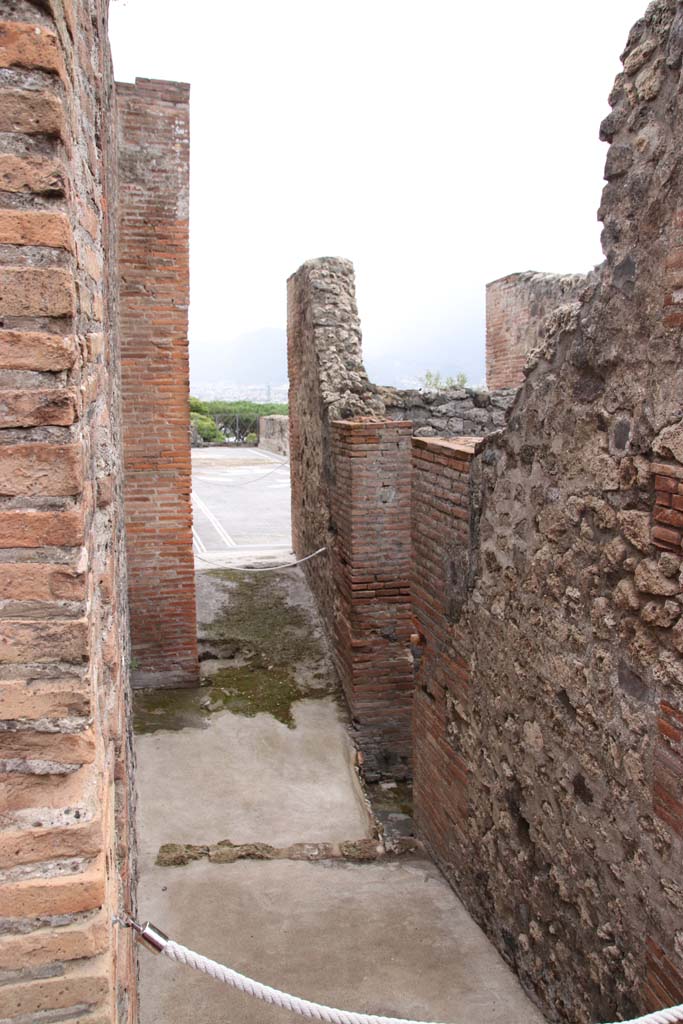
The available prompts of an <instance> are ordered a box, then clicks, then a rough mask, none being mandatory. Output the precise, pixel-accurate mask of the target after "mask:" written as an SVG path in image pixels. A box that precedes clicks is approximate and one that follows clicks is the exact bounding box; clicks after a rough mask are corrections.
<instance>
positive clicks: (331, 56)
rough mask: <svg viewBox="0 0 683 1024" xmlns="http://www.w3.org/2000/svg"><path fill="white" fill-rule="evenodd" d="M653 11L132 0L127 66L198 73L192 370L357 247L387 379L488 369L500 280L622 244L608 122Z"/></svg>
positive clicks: (537, 3)
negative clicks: (631, 45) (608, 218)
mask: <svg viewBox="0 0 683 1024" xmlns="http://www.w3.org/2000/svg"><path fill="white" fill-rule="evenodd" d="M645 7H646V0H573V3H571V4H564V3H563V4H559V3H551V2H549V0H517V2H516V3H510V2H509V0H489V2H488V3H486V4H465V3H462V2H458V0H422V2H420V3H415V2H414V0H413V2H410V3H408V2H407V0H346V2H345V3H344V4H338V3H334V4H332V3H331V2H329V0H290V2H288V3H283V2H282V0H242V2H241V3H235V2H227V3H209V4H207V3H204V4H198V5H197V6H196V7H193V6H190V7H188V5H187V3H186V2H183V3H180V2H179V0H113V2H112V3H111V7H110V36H111V41H112V50H113V55H114V67H115V72H116V77H117V78H118V79H119V80H123V81H132V80H134V79H135V77H136V76H138V77H140V78H162V79H163V78H165V79H172V80H180V81H187V82H190V83H191V86H192V90H191V205H190V211H191V212H190V232H191V258H190V266H191V289H192V291H191V309H190V354H191V362H192V364H193V366H194V367H201V368H202V370H201V372H202V373H204V372H205V370H204V368H205V367H210V368H211V374H212V375H213V378H214V379H216V378H220V377H221V375H223V376H224V377H225V378H226V379H227V376H228V373H227V372H225V373H224V372H223V367H224V366H227V365H228V362H227V361H228V360H229V359H231V358H233V357H235V358H236V357H237V347H236V346H235V344H234V343H235V341H236V339H239V338H240V337H242V336H244V335H252V336H253V337H254V338H255V339H258V337H259V336H260V335H259V333H256V332H263V333H264V335H266V334H268V335H271V336H272V334H273V332H272V330H269V331H266V330H265V329H273V328H276V329H279V330H284V328H285V326H286V304H285V282H286V279H287V277H288V276H289V275H290V274H291V273H292V272H293V271H294V270H296V268H297V267H298V266H299V265H300V264H301V263H302V262H303V261H304V260H306V259H310V258H312V257H316V256H344V257H347V258H349V259H351V260H353V262H354V264H355V268H356V283H357V293H358V304H359V310H360V314H361V318H362V324H363V338H364V353H365V359H366V365H367V367H368V370H369V372H370V376H371V378H373V379H375V380H377V381H378V382H380V383H395V382H398V381H400V380H401V379H406V378H414V377H415V376H416V375H417V374H419V373H421V372H423V371H424V370H426V369H431V370H440V371H442V372H443V373H455V372H456V371H458V370H464V371H465V372H466V373H467V375H468V378H469V379H470V381H471V382H472V383H474V384H478V383H481V382H482V381H483V377H484V372H483V365H484V286H485V284H486V282H487V281H490V280H493V279H495V278H497V277H501V276H502V275H504V274H508V273H511V272H513V271H517V270H520V271H521V270H543V271H551V272H576V271H585V270H588V269H589V268H590V267H591V266H593V265H594V264H596V263H598V262H600V261H601V259H602V253H601V249H600V242H599V232H600V228H599V225H598V223H597V220H596V211H597V208H598V205H599V202H600V193H601V189H602V184H603V182H602V171H603V167H604V160H605V154H606V147H605V145H604V144H602V143H600V142H599V140H598V127H599V124H600V121H601V119H602V118H603V117H604V116H605V115H606V114H607V112H608V110H609V107H608V104H607V96H608V94H609V91H610V89H611V87H612V83H613V80H614V77H615V75H616V74H617V73H618V71H619V69H620V63H619V59H618V57H619V54H620V53H621V51H622V50H623V48H624V45H625V43H626V38H627V35H628V31H629V29H630V27H631V25H632V24H633V22H635V21H636V20H637V19H638V17H640V16H641V15H642V14H643V12H644V10H645ZM247 344H248V343H247ZM231 345H232V347H231ZM243 347H244V346H243ZM264 351H265V349H264ZM268 352H269V353H270V349H268ZM254 357H256V358H258V353H257V352H252V353H251V358H252V361H253V358H254ZM279 358H280V356H279V355H278V357H277V359H276V360H275V362H277V360H279ZM267 359H268V360H270V361H271V362H272V360H271V356H270V354H269V355H268V357H267ZM282 359H283V362H282V364H281V365H284V352H282ZM279 366H280V364H279V363H278V367H277V373H278V374H280V371H279ZM275 369H276V368H275V366H274V365H264V366H263V367H262V374H263V377H262V380H254V381H252V383H255V384H261V383H263V384H265V383H273V384H279V383H282V381H281V380H279V379H273V376H272V373H274V372H275ZM198 373H199V370H194V369H193V379H194V378H195V377H196V376H197V374H198ZM244 383H247V382H246V381H245V382H244Z"/></svg>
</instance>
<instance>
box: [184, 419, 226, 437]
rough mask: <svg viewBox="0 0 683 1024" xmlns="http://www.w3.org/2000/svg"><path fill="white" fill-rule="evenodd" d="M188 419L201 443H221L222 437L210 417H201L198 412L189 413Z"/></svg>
mask: <svg viewBox="0 0 683 1024" xmlns="http://www.w3.org/2000/svg"><path fill="white" fill-rule="evenodd" d="M190 419H191V421H192V422H193V423H194V425H195V427H196V428H197V431H198V433H199V436H200V437H201V439H202V441H223V440H224V438H223V435H222V434H221V432H220V430H219V429H218V427H217V426H216V424H215V422H214V420H212V419H211V417H210V416H202V414H201V413H199V412H191V413H190Z"/></svg>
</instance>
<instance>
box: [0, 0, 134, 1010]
mask: <svg viewBox="0 0 683 1024" xmlns="http://www.w3.org/2000/svg"><path fill="white" fill-rule="evenodd" d="M3 16H4V17H5V18H7V19H10V20H7V21H2V22H0V64H1V65H2V69H3V73H2V81H1V83H0V132H2V133H3V153H2V155H0V237H1V238H2V243H3V244H2V249H1V252H0V327H1V328H2V329H1V330H0V388H1V389H2V390H1V391H0V548H1V549H2V551H1V556H0V718H1V719H2V723H1V725H2V728H0V809H1V811H2V813H1V814H0V976H1V983H0V1018H3V1019H11V1020H13V1021H14V1020H16V1021H17V1022H19V1021H21V1022H24V1021H39V1020H40V1021H46V1022H47V1021H57V1020H60V1021H65V1020H67V1019H68V1020H69V1021H75V1020H76V1019H79V1020H88V1021H93V1022H95V1021H97V1022H98V1024H100V1022H101V1024H104V1022H114V1021H117V1022H119V1024H124V1022H131V1021H132V1020H133V1019H136V1000H135V969H134V956H133V952H132V944H131V937H130V936H129V935H127V934H125V933H122V931H121V930H119V929H116V928H114V926H113V925H112V914H113V913H114V912H116V911H117V910H120V909H121V908H122V906H125V907H126V908H127V909H132V901H133V899H134V856H133V852H132V846H133V844H132V838H131V834H130V830H129V819H130V807H131V799H132V794H131V789H132V781H131V765H132V757H131V747H130V731H129V726H128V723H129V715H128V685H127V682H128V678H127V672H128V662H129V657H128V641H127V620H126V595H125V582H124V581H125V564H124V558H125V551H124V544H123V537H122V532H123V515H122V505H121V488H120V478H121V473H120V461H119V447H118V438H119V421H118V411H119V393H118V389H119V365H118V347H117V338H116V329H115V325H114V324H113V301H112V299H113V290H114V289H113V288H111V287H110V280H111V278H112V277H113V274H114V262H113V260H112V259H110V258H109V254H110V253H111V252H112V251H113V249H114V246H115V238H114V232H113V226H114V225H113V223H112V221H111V219H110V218H108V217H107V215H106V211H107V209H110V208H111V204H112V203H113V202H114V199H115V189H114V187H113V186H114V183H113V181H112V174H111V170H112V163H113V160H112V144H113V139H112V138H111V124H112V117H111V103H112V86H111V65H110V61H109V53H108V48H107V41H106V3H104V0H102V2H101V3H100V2H99V0H81V2H80V3H78V4H71V3H69V4H63V3H61V2H59V0H54V2H51V3H50V4H49V5H46V4H4V5H3ZM13 17H16V18H18V19H22V17H23V18H24V19H25V18H27V17H30V18H32V19H33V21H34V22H35V23H27V22H25V21H22V20H19V21H13V20H11V19H12V18H13ZM110 161H111V163H110Z"/></svg>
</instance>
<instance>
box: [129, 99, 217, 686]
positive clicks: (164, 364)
mask: <svg viewBox="0 0 683 1024" xmlns="http://www.w3.org/2000/svg"><path fill="white" fill-rule="evenodd" d="M116 92H117V99H118V144H119V177H120V184H119V248H120V329H121V354H122V388H123V415H124V434H123V453H124V463H125V473H126V481H125V505H126V534H127V547H128V574H129V601H130V620H131V640H132V645H133V658H134V666H135V668H134V673H133V684H134V685H136V686H193V685H197V683H198V660H197V632H196V624H195V622H196V615H195V590H194V557H193V552H192V509H191V490H192V470H191V462H190V419H189V402H188V400H189V363H188V340H187V312H188V304H189V263H188V260H189V233H188V229H189V221H188V198H189V197H188V188H189V141H190V140H189V86H187V85H182V84H178V83H176V82H156V81H150V80H147V79H137V81H136V83H135V85H128V84H120V83H119V84H117V86H116Z"/></svg>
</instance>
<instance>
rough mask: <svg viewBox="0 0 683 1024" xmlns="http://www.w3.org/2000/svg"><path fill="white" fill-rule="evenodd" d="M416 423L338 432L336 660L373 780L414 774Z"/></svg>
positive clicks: (332, 560)
mask: <svg viewBox="0 0 683 1024" xmlns="http://www.w3.org/2000/svg"><path fill="white" fill-rule="evenodd" d="M410 434H411V424H410V423H395V422H392V421H370V420H367V421H363V420H338V421H336V422H334V423H333V429H332V458H333V467H334V469H333V472H334V482H333V486H332V530H333V533H334V544H333V546H332V547H331V549H330V552H329V557H328V566H329V570H330V572H331V575H332V579H333V583H334V586H335V608H334V618H333V622H332V623H328V628H330V632H331V635H332V640H333V643H332V652H333V659H334V662H335V665H336V668H337V671H338V673H339V677H340V679H341V682H342V685H343V687H344V692H345V694H346V698H347V701H348V704H349V708H350V710H351V715H352V718H353V722H354V725H355V727H356V735H357V741H358V744H359V746H360V749H361V750H362V752H363V755H364V770H365V774H366V777H368V778H371V779H372V778H374V777H378V776H380V775H392V776H394V777H405V776H408V775H409V774H410V750H411V735H410V719H411V707H412V696H413V666H412V658H411V654H410V634H411V612H410V586H409V576H410Z"/></svg>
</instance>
